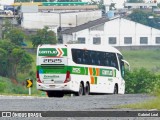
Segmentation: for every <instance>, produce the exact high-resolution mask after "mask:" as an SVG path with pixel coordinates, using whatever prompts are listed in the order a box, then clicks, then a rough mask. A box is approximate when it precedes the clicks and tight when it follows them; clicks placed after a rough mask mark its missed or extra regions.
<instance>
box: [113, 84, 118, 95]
mask: <svg viewBox="0 0 160 120" xmlns="http://www.w3.org/2000/svg"><path fill="white" fill-rule="evenodd" d="M113 94H118V86H117V85H114V92H113Z"/></svg>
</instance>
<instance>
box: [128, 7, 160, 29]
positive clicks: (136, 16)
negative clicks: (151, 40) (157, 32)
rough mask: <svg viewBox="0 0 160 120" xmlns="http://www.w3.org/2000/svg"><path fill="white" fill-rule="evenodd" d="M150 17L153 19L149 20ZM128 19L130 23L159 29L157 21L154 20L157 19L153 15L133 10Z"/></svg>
mask: <svg viewBox="0 0 160 120" xmlns="http://www.w3.org/2000/svg"><path fill="white" fill-rule="evenodd" d="M150 16H152V17H153V19H150ZM128 18H130V19H131V20H132V21H135V22H138V23H141V24H144V25H147V26H150V27H154V28H157V29H160V25H159V23H158V21H159V19H156V18H157V17H156V15H155V14H153V13H148V12H145V11H142V10H138V9H137V10H134V11H133V13H131V14H130V15H129V16H128Z"/></svg>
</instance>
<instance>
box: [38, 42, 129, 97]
mask: <svg viewBox="0 0 160 120" xmlns="http://www.w3.org/2000/svg"><path fill="white" fill-rule="evenodd" d="M124 63H126V64H127V65H129V63H128V62H127V61H125V60H124V59H123V56H122V54H121V53H120V52H119V51H118V50H117V49H116V48H114V47H111V46H101V45H82V44H66V45H64V44H63V45H50V44H44V45H39V46H38V48H37V89H38V90H41V91H46V92H47V95H48V97H63V95H64V94H68V93H73V94H75V95H77V96H81V95H88V94H92V93H112V94H124V93H125V81H124V75H125V68H124Z"/></svg>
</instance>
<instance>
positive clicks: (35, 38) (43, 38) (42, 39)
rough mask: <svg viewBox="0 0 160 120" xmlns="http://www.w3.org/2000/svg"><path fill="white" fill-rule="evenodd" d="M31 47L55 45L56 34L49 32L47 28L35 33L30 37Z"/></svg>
mask: <svg viewBox="0 0 160 120" xmlns="http://www.w3.org/2000/svg"><path fill="white" fill-rule="evenodd" d="M31 40H32V44H33V47H37V46H38V45H39V44H56V43H57V39H56V34H55V33H54V32H53V31H51V30H49V28H48V27H44V28H43V29H40V30H38V31H37V33H36V34H35V35H32V36H31Z"/></svg>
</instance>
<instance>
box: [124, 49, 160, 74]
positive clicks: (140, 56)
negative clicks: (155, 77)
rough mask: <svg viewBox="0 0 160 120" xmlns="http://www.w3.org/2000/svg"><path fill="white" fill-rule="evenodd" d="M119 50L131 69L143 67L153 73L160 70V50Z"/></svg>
mask: <svg viewBox="0 0 160 120" xmlns="http://www.w3.org/2000/svg"><path fill="white" fill-rule="evenodd" d="M121 52H122V54H123V56H124V59H125V60H127V61H128V62H129V63H130V66H131V70H133V69H135V68H142V67H143V68H146V69H147V70H149V71H152V72H155V73H159V72H160V62H159V61H160V50H132V51H130V50H129V51H127V50H126V51H124V50H123V51H121Z"/></svg>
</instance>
